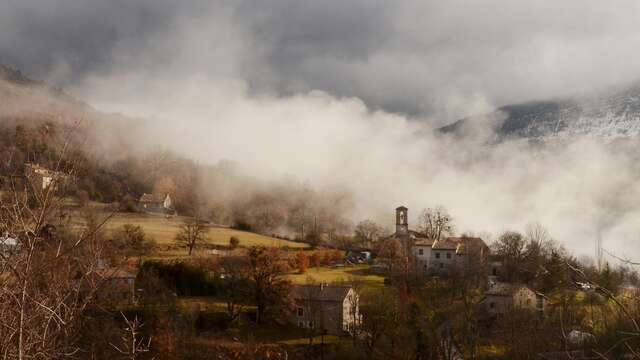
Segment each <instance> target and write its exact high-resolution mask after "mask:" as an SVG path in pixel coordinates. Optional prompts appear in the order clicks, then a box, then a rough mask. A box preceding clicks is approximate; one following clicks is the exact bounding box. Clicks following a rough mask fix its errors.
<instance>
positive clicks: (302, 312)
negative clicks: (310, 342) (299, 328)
mask: <svg viewBox="0 0 640 360" xmlns="http://www.w3.org/2000/svg"><path fill="white" fill-rule="evenodd" d="M302 316H304V309H303V308H302V307H298V317H302Z"/></svg>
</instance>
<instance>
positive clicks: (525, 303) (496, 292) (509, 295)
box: [480, 283, 545, 317]
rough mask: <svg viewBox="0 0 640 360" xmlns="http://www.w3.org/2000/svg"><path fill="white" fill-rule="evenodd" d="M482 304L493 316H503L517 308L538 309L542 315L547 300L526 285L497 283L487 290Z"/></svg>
mask: <svg viewBox="0 0 640 360" xmlns="http://www.w3.org/2000/svg"><path fill="white" fill-rule="evenodd" d="M480 305H481V306H482V307H483V308H484V310H485V311H486V312H487V314H488V315H489V316H491V317H502V316H504V315H505V314H507V313H509V312H510V311H513V310H516V309H520V310H531V311H536V312H538V313H540V315H542V314H543V313H544V306H545V300H544V297H543V296H542V295H541V294H538V293H536V292H535V291H533V290H531V289H530V288H528V287H527V286H526V285H523V284H508V283H497V284H494V285H493V286H492V287H490V288H489V289H488V290H487V291H486V292H485V294H484V298H483V299H482V300H481V301H480Z"/></svg>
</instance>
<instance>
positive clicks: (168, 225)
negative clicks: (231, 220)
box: [105, 213, 308, 248]
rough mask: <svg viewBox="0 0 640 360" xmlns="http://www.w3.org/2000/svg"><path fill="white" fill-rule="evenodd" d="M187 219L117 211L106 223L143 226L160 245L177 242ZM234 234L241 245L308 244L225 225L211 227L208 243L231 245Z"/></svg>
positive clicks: (112, 226) (110, 224)
mask: <svg viewBox="0 0 640 360" xmlns="http://www.w3.org/2000/svg"><path fill="white" fill-rule="evenodd" d="M185 220H187V218H185V217H180V216H178V217H171V218H165V217H164V216H156V215H147V214H138V213H116V214H115V215H114V216H113V217H112V218H111V219H110V220H109V221H108V222H107V223H106V224H105V228H106V229H107V230H112V229H116V228H119V227H121V226H122V225H124V224H132V225H139V226H141V227H142V228H143V229H144V231H145V233H146V234H147V235H149V236H150V237H152V238H153V239H154V240H155V241H156V243H157V244H158V245H160V246H164V245H172V244H175V236H176V234H177V233H178V232H179V231H180V226H181V225H182V224H183V223H184V221H185ZM232 236H235V237H237V238H238V239H239V240H240V246H254V245H262V246H269V247H285V246H286V247H290V248H306V247H307V246H308V245H307V244H302V243H297V242H293V241H288V240H283V239H276V238H273V237H270V236H264V235H260V234H256V233H251V232H246V231H239V230H234V229H230V228H225V227H213V226H212V227H210V228H209V232H208V233H207V244H210V245H223V246H226V245H229V238H231V237H232Z"/></svg>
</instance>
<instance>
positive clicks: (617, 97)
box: [438, 84, 640, 140]
mask: <svg viewBox="0 0 640 360" xmlns="http://www.w3.org/2000/svg"><path fill="white" fill-rule="evenodd" d="M478 125H480V126H490V127H493V128H494V129H495V131H496V137H497V138H498V140H507V139H518V138H525V139H536V140H548V139H557V138H560V139H562V138H571V137H579V136H592V137H598V138H603V139H606V140H614V139H617V138H630V137H632V138H636V137H640V84H635V85H633V86H630V87H628V88H625V89H623V90H614V91H609V92H606V93H602V94H600V95H598V96H585V97H580V98H571V99H563V100H547V101H534V102H528V103H522V104H514V105H506V106H502V107H500V108H498V109H496V110H495V111H494V112H492V113H488V114H484V115H478V116H471V117H467V118H464V119H460V120H458V121H455V122H454V123H452V124H449V125H446V126H443V127H440V128H439V129H438V131H439V132H440V133H444V134H453V135H456V134H461V133H464V132H465V130H466V129H468V128H469V127H471V126H478Z"/></svg>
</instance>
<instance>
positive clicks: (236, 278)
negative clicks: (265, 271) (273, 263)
mask: <svg viewBox="0 0 640 360" xmlns="http://www.w3.org/2000/svg"><path fill="white" fill-rule="evenodd" d="M220 266H221V268H222V270H223V273H224V282H223V291H224V295H223V297H224V300H225V303H226V305H227V316H228V317H229V320H230V321H231V322H234V321H236V320H237V319H238V318H239V317H240V314H241V313H242V311H243V310H244V308H245V307H246V304H247V298H248V297H249V296H250V295H251V294H250V291H249V264H248V262H247V259H246V258H244V257H239V256H225V257H223V258H221V259H220Z"/></svg>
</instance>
